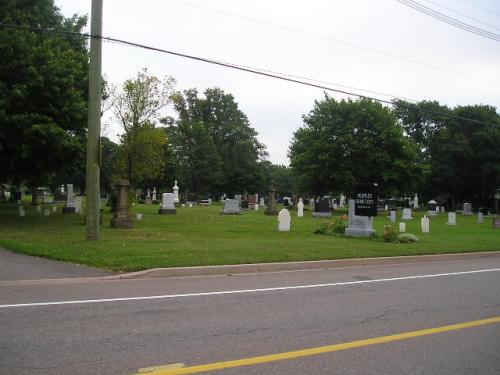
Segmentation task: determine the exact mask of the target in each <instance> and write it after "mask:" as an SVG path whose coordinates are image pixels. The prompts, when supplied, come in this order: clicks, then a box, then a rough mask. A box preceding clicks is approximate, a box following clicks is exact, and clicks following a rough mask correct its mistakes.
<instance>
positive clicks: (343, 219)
mask: <svg viewBox="0 0 500 375" xmlns="http://www.w3.org/2000/svg"><path fill="white" fill-rule="evenodd" d="M346 228H347V216H346V215H342V216H336V217H334V218H333V219H332V220H328V221H321V222H320V223H319V224H318V226H317V227H316V228H314V229H313V233H314V234H325V235H329V236H332V235H335V236H339V235H340V236H343V235H344V234H345V229H346Z"/></svg>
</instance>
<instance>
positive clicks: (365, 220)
mask: <svg viewBox="0 0 500 375" xmlns="http://www.w3.org/2000/svg"><path fill="white" fill-rule="evenodd" d="M348 204H349V211H348V227H347V228H346V230H345V234H346V235H348V236H352V237H370V236H372V235H374V234H375V230H374V229H373V216H358V215H356V201H355V200H354V199H349V202H348Z"/></svg>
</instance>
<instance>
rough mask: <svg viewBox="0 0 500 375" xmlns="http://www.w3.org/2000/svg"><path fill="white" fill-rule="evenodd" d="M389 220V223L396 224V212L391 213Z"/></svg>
mask: <svg viewBox="0 0 500 375" xmlns="http://www.w3.org/2000/svg"><path fill="white" fill-rule="evenodd" d="M390 219H391V223H395V222H396V211H391V216H390Z"/></svg>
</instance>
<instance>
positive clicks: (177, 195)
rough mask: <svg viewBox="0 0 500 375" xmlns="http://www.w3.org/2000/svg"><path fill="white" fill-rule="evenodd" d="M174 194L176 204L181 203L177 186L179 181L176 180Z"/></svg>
mask: <svg viewBox="0 0 500 375" xmlns="http://www.w3.org/2000/svg"><path fill="white" fill-rule="evenodd" d="M172 192H173V194H174V203H179V187H178V186H177V180H175V183H174V187H173V188H172Z"/></svg>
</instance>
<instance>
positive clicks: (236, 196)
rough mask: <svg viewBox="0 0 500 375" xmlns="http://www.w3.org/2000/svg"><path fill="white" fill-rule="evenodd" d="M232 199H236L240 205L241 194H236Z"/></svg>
mask: <svg viewBox="0 0 500 375" xmlns="http://www.w3.org/2000/svg"><path fill="white" fill-rule="evenodd" d="M233 199H236V200H237V201H238V205H239V206H240V207H241V202H242V201H243V196H242V195H241V194H236V195H235V196H234V198H233Z"/></svg>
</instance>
